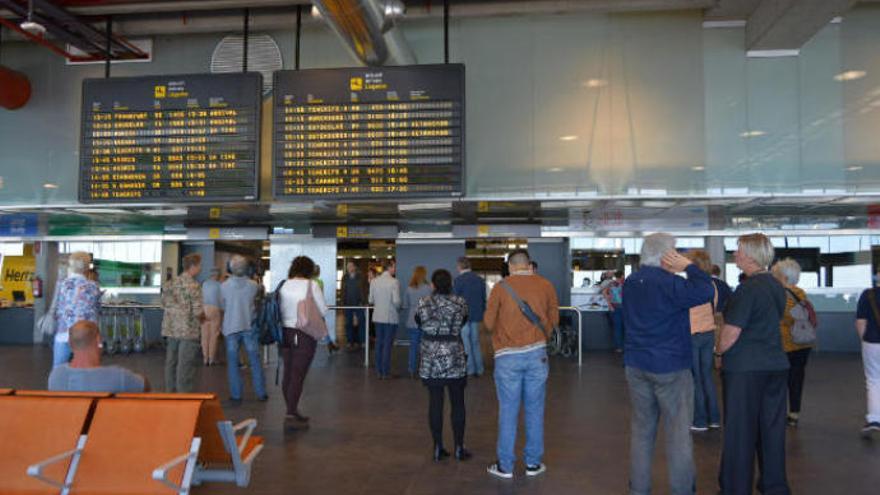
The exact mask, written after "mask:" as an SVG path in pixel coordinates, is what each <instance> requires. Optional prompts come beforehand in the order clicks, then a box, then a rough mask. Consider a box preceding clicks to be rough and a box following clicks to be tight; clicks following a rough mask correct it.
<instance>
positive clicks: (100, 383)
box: [49, 320, 150, 393]
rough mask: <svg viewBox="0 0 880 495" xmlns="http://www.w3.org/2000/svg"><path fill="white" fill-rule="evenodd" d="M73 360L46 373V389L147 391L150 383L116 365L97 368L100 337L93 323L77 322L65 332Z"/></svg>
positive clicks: (99, 361)
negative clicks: (68, 339) (47, 378)
mask: <svg viewBox="0 0 880 495" xmlns="http://www.w3.org/2000/svg"><path fill="white" fill-rule="evenodd" d="M69 333H70V348H71V350H72V351H73V359H72V360H71V361H70V363H68V364H61V365H58V366H56V367H55V368H53V369H52V373H50V374H49V390H60V391H65V392H110V393H117V392H149V391H150V383H149V382H148V381H147V379H146V378H145V377H143V376H141V375H137V374H135V373H132V372H131V371H128V370H127V369H125V368H121V367H119V366H101V334H100V332H99V331H98V325H97V324H95V322H93V321H88V320H80V321H78V322H76V323H74V324H73V326H72V327H70V330H69Z"/></svg>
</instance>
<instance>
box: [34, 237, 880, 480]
mask: <svg viewBox="0 0 880 495" xmlns="http://www.w3.org/2000/svg"><path fill="white" fill-rule="evenodd" d="M734 259H735V263H736V266H737V267H738V268H739V269H740V270H741V271H742V274H743V276H742V278H741V282H740V284H739V285H738V286H737V288H736V290H735V291H732V290H731V288H730V286H728V285H727V284H726V283H725V282H724V281H723V280H722V279H721V278H720V269H719V268H718V266H717V265H713V264H712V260H711V259H710V257H709V255H708V254H707V253H706V252H705V251H703V250H691V251H688V252H686V253H679V252H678V251H677V250H676V247H675V238H674V237H672V236H670V235H667V234H663V233H658V234H652V235H649V236H647V237H645V239H644V242H643V244H642V248H641V253H640V262H639V266H638V269H637V270H635V271H634V272H633V273H632V274H630V275H629V276H628V277H624V276H623V275H624V274H623V272H622V271H621V272H617V273H614V274H613V275H610V276H608V277H605V278H606V280H603V284H604V286H603V287H602V292H603V294H604V295H605V297H606V298H607V299H608V302H609V308H610V310H611V314H612V320H613V326H612V327H613V331H612V335H613V340H614V344H615V346H616V347H617V348H619V349H620V350H621V352H622V353H623V363H624V366H625V376H626V381H627V386H628V391H629V398H630V409H631V415H630V418H631V419H630V422H631V424H630V467H629V471H630V477H629V489H630V493H631V494H633V495H638V494H648V493H650V492H651V470H652V468H651V466H652V460H653V459H652V458H653V452H654V443H655V441H656V438H657V431H658V427H659V424H660V422H661V421H662V422H663V425H664V430H665V439H666V440H665V441H666V459H667V466H668V470H669V484H670V487H669V492H670V493H672V494H674V495H675V494H692V493H695V487H696V472H695V464H694V458H693V445H692V435H694V434H699V433H701V432H705V431H709V430H714V429H723V438H724V441H723V448H722V456H721V463H720V466H719V477H718V478H719V483H720V486H721V492H722V493H724V494H729V495H739V494H750V493H752V489H753V485H754V478H755V476H754V467H755V464H756V459H757V466H758V468H759V470H760V476H759V477H758V482H757V487H758V489H759V490H760V491H761V493H764V494H780V495H781V494H788V493H790V488H789V486H788V482H787V477H786V465H785V462H786V456H785V435H786V433H785V431H786V425H788V426H789V427H796V426H797V425H798V422H799V420H800V415H801V405H802V397H803V390H804V382H805V375H806V373H805V370H806V366H807V363H808V360H809V356H810V354H811V351H812V349H813V347H814V345H815V335H813V340H812V341H811V340H810V338H809V329H810V325H813V326H815V325H816V322H815V315H814V314H811V313H810V312H811V311H812V306H811V305H810V303H809V300H808V298H807V295H806V293H805V291H804V290H803V289H801V288H799V287H798V283H799V279H800V266H799V265H798V264H797V262H795V261H794V260H791V259H782V260H778V261H776V263H773V262H774V259H775V256H774V249H773V246H772V244H771V242H770V240H769V238H768V237H766V236H765V235H763V234H751V235H745V236H742V237H740V238H739V240H738V244H737V250H736V252H735V254H734ZM89 263H90V259H89V256H88V254H86V253H73V254H72V255H71V256H70V258H69V271H70V273H69V276H68V277H67V278H66V279H65V280H63V281H62V282H61V283H60V284H59V287H58V290H57V293H56V296H55V300H54V302H53V304H52V309H51V311H52V316H53V318H54V320H55V334H54V346H53V364H54V366H53V370H52V372H51V374H50V377H49V388H50V389H53V390H105V391H111V392H122V391H148V390H150V388H151V386H150V383H149V382H148V381H147V380H146V379H145V378H144V377H143V376H138V375H135V374H134V373H131V372H129V371H127V370H124V369H122V368H119V367H113V366H109V367H108V366H101V364H100V363H101V350H100V344H101V342H100V338H101V337H100V332H99V330H98V326H97V323H96V322H97V315H98V312H99V309H100V301H99V299H100V291H99V289H98V286H97V284H96V283H95V282H94V281H91V280H89V279H88V278H86V277H85V275H84V274H85V273H86V272H87V270H88V269H89ZM507 267H508V271H507V274H506V276H505V277H504V278H503V279H502V280H501V281H499V282H498V283H496V284H495V285H494V287H492V289H491V291H487V286H486V282H485V280H484V279H483V278H482V277H480V276H479V275H477V274H476V273H475V272H473V271H472V270H471V264H470V260H469V259H467V258H460V259H458V260H457V271H458V275H457V276H456V277H453V275H452V274H451V273H450V272H449V271H447V270H444V269H438V270H435V271H433V272H432V273H431V274H430V277H429V276H428V270H427V269H426V268H425V267H424V266H417V267H415V269H414V270H413V272H412V276H411V277H410V280H409V283H408V285H407V286H406V287H405V289H404V291H403V292H401V288H400V284H399V282H398V280H397V277H396V275H397V265H396V262H395V260H394V259H391V258H389V259H387V260H384V261H383V263H382V269H381V272H380V273H378V274H375V275H374V276H368V279H369V282H367V279H365V277H364V276H363V275H362V274H361V273H360V272H359V271H358V268H357V266H356V265H355V264H354V263H352V262H350V263H347V264H346V273H345V274H344V275H343V283H342V303H343V305H344V306H346V307H347V309H346V310H345V332H346V337H347V339H346V344H347V346H348V348H349V349H350V350H354V349H357V348H359V346H360V345H362V344H363V342H364V341H365V339H367V338H369V334H368V333H367V329H368V328H369V325H368V323H370V322H366V321H365V319H366V318H365V313H364V312H363V311H362V310H361V308H359V306H363V305H364V304H365V303H366V304H369V305H371V306H372V312H371V315H372V318H371V320H372V321H371V323H373V324H374V325H375V332H376V336H375V339H376V347H375V349H376V353H375V371H376V375H377V376H378V378H379V379H380V380H386V379H389V378H392V377H393V375H392V373H391V352H392V349H393V343H394V339H395V335H396V333H397V327H398V324H399V322H398V315H399V314H400V312H401V310H403V311H404V315H405V318H406V320H405V322H404V325H405V326H406V328H407V330H408V334H409V337H410V348H409V356H408V360H407V370H408V372H409V375H410V377H412V378H419V379H421V381H422V383H423V384H424V385H425V387H426V389H427V391H428V408H427V409H428V426H429V431H430V433H431V438H432V441H433V446H434V447H433V458H434V459H435V460H437V461H440V460H442V459H444V458H446V457H449V456H451V455H452V456H454V457H455V458H456V459H458V460H461V461H464V460H467V459H469V458H471V456H472V454H471V452H470V451H469V450H468V449H467V448H466V447H465V424H466V407H465V393H464V391H465V388H466V386H467V381H468V378H476V377H480V376H482V375H483V374H484V372H485V370H486V365H485V364H484V362H483V357H482V349H481V344H480V333H481V331H485V332H487V333H488V334H489V335H490V336H491V341H492V351H493V355H494V384H495V389H496V395H497V403H498V425H497V445H496V461H495V462H493V463H492V464H491V465H489V467H488V468H487V471H488V473H490V474H491V475H493V476H496V477H499V478H502V479H509V478H512V477H513V473H514V466H515V463H516V459H517V456H516V452H515V445H516V438H517V430H518V424H519V416H520V413H522V415H523V418H524V421H523V423H524V427H525V446H524V450H523V457H524V463H525V467H526V469H525V473H526V475H527V476H537V475H540V474H542V473H544V472H545V471H546V469H547V467H546V465H545V464H544V462H543V455H544V440H543V436H544V435H543V431H544V404H545V397H546V390H547V389H546V387H547V380H548V376H549V361H548V357H547V351H546V345H547V340H548V337H549V336H550V332H552V331H553V330H554V328H556V327H557V326H558V325H559V310H558V309H559V306H558V301H557V293H556V289H555V288H554V286H553V284H552V283H551V282H549V281H548V280H547V279H545V278H543V277H542V276H540V275H538V274H537V264H536V263H534V262H533V261H532V260H531V259H530V257H529V254H528V252H527V251H525V250H517V251H514V252H512V253H510V254H509V256H508V258H507ZM182 268H183V270H182V271H181V273H180V274H179V275H178V276H177V277H174V278H173V279H172V280H170V281H168V282H167V283H166V284H165V285H164V287H163V290H162V305H163V308H164V310H165V313H164V318H163V322H162V335H163V336H164V337H165V348H166V358H165V384H164V389H165V391H167V392H192V391H194V389H195V386H196V384H195V377H196V375H197V369H198V367H199V365H200V364H201V365H202V366H211V365H214V364H216V363H218V356H217V346H218V345H217V342H218V338H219V336H220V335H221V334H222V337H223V340H224V341H225V346H226V353H225V354H226V356H225V358H226V365H227V370H228V382H229V399H230V401H231V402H233V403H238V402H241V400H242V388H243V384H242V380H241V375H240V373H241V370H240V366H239V363H240V360H241V358H240V348H242V347H243V348H244V350H245V356H246V359H247V366H246V367H247V368H249V369H250V372H251V373H250V374H251V385H252V387H253V391H254V394H255V396H256V397H257V399H258V400H260V401H265V400H267V399H268V394H267V391H266V385H265V377H264V375H263V366H262V363H261V361H260V352H259V351H260V344H261V343H260V341H259V335H258V330H257V329H256V328H255V326H254V324H253V321H254V319H255V316H256V315H257V313H258V311H259V310H260V309H259V308H260V307H261V304H262V301H263V300H264V299H265V297H266V295H265V294H264V291H263V290H262V289H261V286H260V284H258V283H257V282H255V281H254V280H252V278H251V276H250V274H249V263H248V260H247V259H246V258H244V257H242V256H238V255H236V256H233V257H232V258H231V259H230V260H229V263H228V267H227V268H228V272H229V277H228V278H226V279H225V280H223V281H222V282H221V273H220V271H219V270H216V269H212V270H211V273H210V276H209V277H208V280H207V281H206V282H204V283H203V284H199V282H198V281H197V277H198V275H199V273H200V272H201V270H202V261H201V258H200V257H199V255H198V254H190V255H187V256H185V257H184V258H183V260H182ZM316 270H317V266H316V265H315V263H314V261H312V260H311V259H310V258H308V257H306V256H298V257H296V258H295V259H293V260H292V262H291V265H290V269H289V272H288V274H287V275H288V276H287V278H286V279H285V280H284V281H282V282H281V283H280V284H279V285H278V287H276V289H275V292H274V293H272V297H276V298H277V299H276V300H277V303H278V307H279V310H280V316H281V322H282V324H283V336H282V338H281V342H279V353H280V356H281V359H282V360H283V363H284V372H283V380H282V384H281V390H282V393H283V396H284V400H285V403H286V416H285V427H286V428H288V429H293V430H296V429H302V428H305V427H307V426H308V424H309V418H308V417H307V416H306V415H304V414H303V413H302V412H301V410H300V408H299V404H300V399H301V397H302V394H303V388H304V382H305V379H306V376H307V374H308V372H309V368H310V365H311V362H312V360H313V358H314V356H315V352H316V348H317V345H318V343H319V342H321V341H322V340H326V339H327V338H328V330H327V327H326V324H325V323H324V320H323V318H324V315H325V314H326V313H327V311H328V306H327V303H326V302H325V300H324V295H323V290H322V288H321V285H320V284H319V283H318V282H317V281H316V279H315V277H316ZM682 274H684V276H682ZM878 275H880V273H878ZM365 289H366V290H365ZM487 292H488V297H487ZM878 292H880V288H871V289H868V290H865V291H864V293H863V294H862V295H861V297H860V299H859V303H858V310H857V314H856V324H855V326H856V330H857V332H858V335H859V337H860V339H861V340H862V356H863V363H864V370H865V376H866V384H867V405H868V414H867V416H866V423H865V426H864V428H863V433H864V434H865V435H871V434H873V433H875V432H880V307H878V302H877V299H878V297H880V294H878ZM624 301H625V303H624ZM805 328H806V330H804V329H805ZM813 330H815V329H813ZM805 332H806V333H805ZM330 333H332V332H330ZM804 335H807V337H804ZM331 345H332V341H331ZM716 368H720V369H721V383H722V389H721V393H720V394H719V392H718V390H717V388H716V381H715V369H716ZM447 395H448V397H449V401H450V403H451V424H452V429H453V447H454V448H453V452H452V454H450V452H448V451H447V450H446V448H445V443H444V440H443V410H444V402H445V398H446V396H447ZM719 398H720V400H719Z"/></svg>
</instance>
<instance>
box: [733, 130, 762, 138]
mask: <svg viewBox="0 0 880 495" xmlns="http://www.w3.org/2000/svg"><path fill="white" fill-rule="evenodd" d="M765 134H767V133H766V132H764V131H743V132H741V133H739V137H743V138H753V137H759V136H763V135H765Z"/></svg>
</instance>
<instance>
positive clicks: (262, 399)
mask: <svg viewBox="0 0 880 495" xmlns="http://www.w3.org/2000/svg"><path fill="white" fill-rule="evenodd" d="M257 400H258V401H260V402H266V401H267V400H269V396H268V395H264V396H262V397H258V398H257Z"/></svg>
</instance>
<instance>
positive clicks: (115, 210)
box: [67, 208, 132, 215]
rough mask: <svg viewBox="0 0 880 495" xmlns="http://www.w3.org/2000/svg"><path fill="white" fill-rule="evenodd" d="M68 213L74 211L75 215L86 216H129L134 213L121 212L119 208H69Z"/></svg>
mask: <svg viewBox="0 0 880 495" xmlns="http://www.w3.org/2000/svg"><path fill="white" fill-rule="evenodd" d="M67 211H72V212H74V213H86V214H96V215H100V214H105V213H106V214H110V213H112V214H114V215H127V214H129V213H132V212H130V211H128V210H121V209H119V208H68V209H67Z"/></svg>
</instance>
